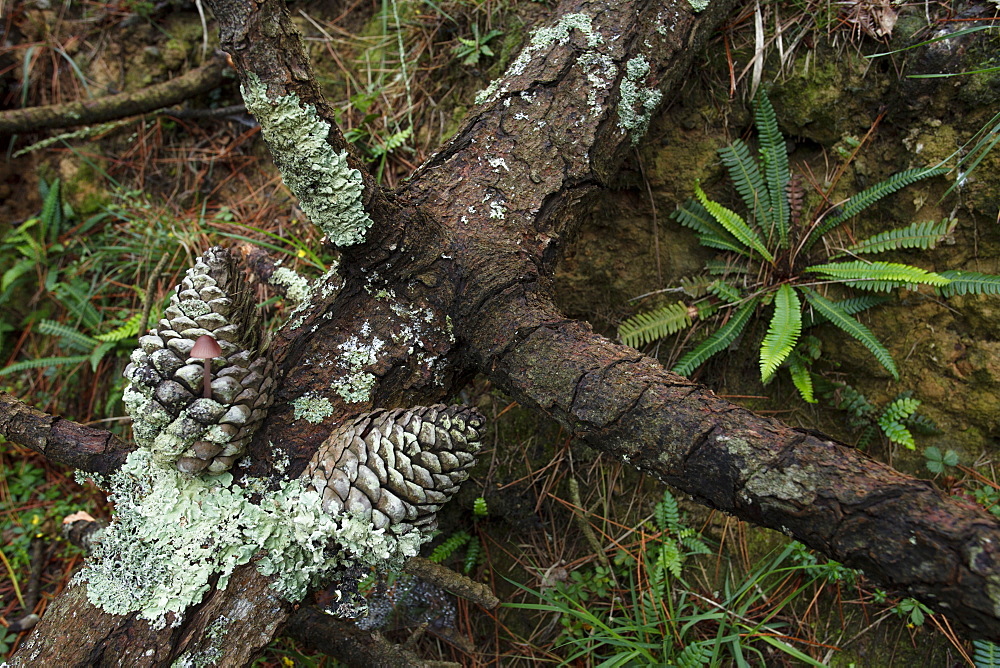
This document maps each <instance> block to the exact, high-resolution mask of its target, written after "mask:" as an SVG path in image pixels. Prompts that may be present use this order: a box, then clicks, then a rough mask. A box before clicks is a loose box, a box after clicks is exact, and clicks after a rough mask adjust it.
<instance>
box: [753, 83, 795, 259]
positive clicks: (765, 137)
mask: <svg viewBox="0 0 1000 668" xmlns="http://www.w3.org/2000/svg"><path fill="white" fill-rule="evenodd" d="M756 103H757V105H756V106H757V108H756V110H755V113H754V119H755V121H756V124H757V138H758V140H759V141H760V156H761V159H762V161H763V162H764V174H765V175H766V178H767V185H768V189H767V191H766V192H767V195H768V213H767V226H768V232H769V234H770V235H772V236H773V235H774V233H775V232H777V234H778V245H779V246H780V247H781V248H788V245H789V243H788V232H789V221H790V212H789V206H788V197H787V193H786V189H787V188H788V182H789V181H790V180H791V171H790V169H789V167H788V149H787V148H785V138H784V137H783V136H782V135H781V130H780V129H779V128H778V117H777V115H775V113H774V107H772V106H771V101H770V100H768V99H767V96H766V95H764V91H763V90H761V92H760V93H759V94H758V95H757V100H756Z"/></svg>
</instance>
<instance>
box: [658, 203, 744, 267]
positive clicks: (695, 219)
mask: <svg viewBox="0 0 1000 668" xmlns="http://www.w3.org/2000/svg"><path fill="white" fill-rule="evenodd" d="M672 215H673V218H674V220H676V221H677V222H678V223H680V224H681V225H683V226H684V227H690V228H691V229H692V230H694V231H695V232H697V233H698V242H699V243H700V244H701V245H702V246H706V247H708V248H717V249H718V250H727V251H732V252H734V253H738V254H740V255H743V256H745V257H752V256H753V254H752V253H751V252H750V250H749V249H748V248H746V247H745V246H744V245H742V244H741V243H740V242H739V241H737V240H736V239H734V238H733V235H731V234H730V233H729V232H728V231H726V228H724V227H723V226H722V225H720V224H719V223H718V222H717V221H716V220H715V218H713V217H712V214H710V213H709V212H708V211H706V210H705V207H703V206H702V205H701V204H699V203H698V201H697V200H693V199H689V200H688V201H687V202H685V203H684V204H682V205H681V206H680V208H678V209H677V210H676V211H674V213H673V214H672Z"/></svg>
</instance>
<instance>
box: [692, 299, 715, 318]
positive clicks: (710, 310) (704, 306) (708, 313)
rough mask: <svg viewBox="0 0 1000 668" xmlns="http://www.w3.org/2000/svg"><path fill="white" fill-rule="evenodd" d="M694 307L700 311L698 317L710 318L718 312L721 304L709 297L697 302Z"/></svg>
mask: <svg viewBox="0 0 1000 668" xmlns="http://www.w3.org/2000/svg"><path fill="white" fill-rule="evenodd" d="M694 308H695V310H696V311H698V319H699V320H705V319H706V318H710V317H712V316H713V315H715V314H716V313H718V311H719V304H718V303H717V302H712V301H709V300H707V299H704V300H702V301H700V302H695V303H694Z"/></svg>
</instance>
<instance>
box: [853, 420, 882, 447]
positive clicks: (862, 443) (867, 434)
mask: <svg viewBox="0 0 1000 668" xmlns="http://www.w3.org/2000/svg"><path fill="white" fill-rule="evenodd" d="M877 435H878V429H876V428H875V425H868V426H867V427H865V428H864V430H863V431H862V432H861V436H859V437H858V442H857V444H856V445H855V446H854V447H856V448H857V449H858V450H864V449H865V448H867V447H868V446H869V445H871V444H872V441H874V440H875V437H876V436H877Z"/></svg>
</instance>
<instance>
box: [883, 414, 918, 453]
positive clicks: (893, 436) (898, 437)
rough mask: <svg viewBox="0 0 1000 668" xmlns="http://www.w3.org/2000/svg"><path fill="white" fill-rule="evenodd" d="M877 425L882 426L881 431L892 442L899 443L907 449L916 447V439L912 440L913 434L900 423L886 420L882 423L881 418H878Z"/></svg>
mask: <svg viewBox="0 0 1000 668" xmlns="http://www.w3.org/2000/svg"><path fill="white" fill-rule="evenodd" d="M878 426H879V427H881V428H882V433H884V434H885V435H886V437H887V438H888V439H889V440H890V441H892V442H893V443H899V444H900V445H902V446H904V447H905V448H906V449H907V450H916V449H917V444H916V441H914V440H913V434H911V433H910V430H909V429H907V428H906V426H905V425H903V424H902V423H900V422H887V423H886V424H882V420H879V424H878Z"/></svg>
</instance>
